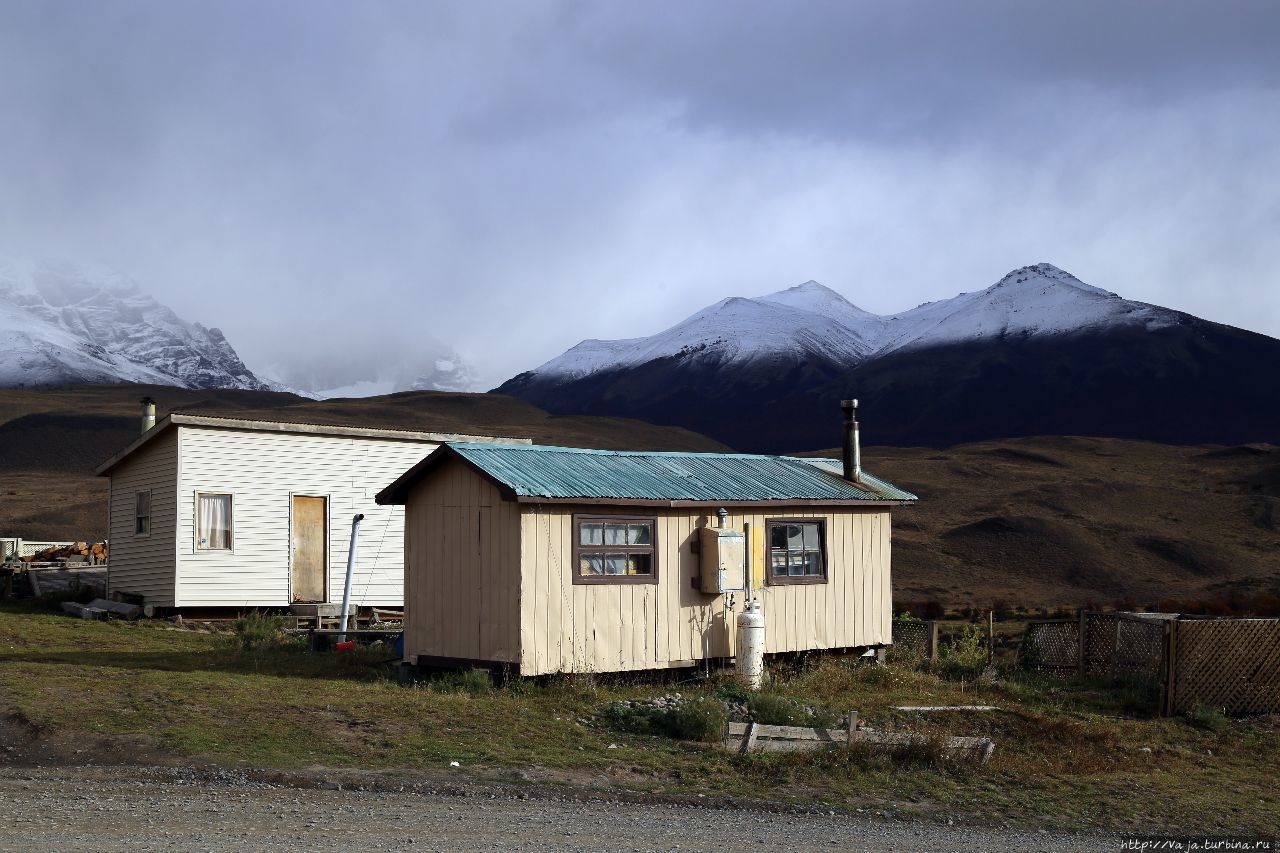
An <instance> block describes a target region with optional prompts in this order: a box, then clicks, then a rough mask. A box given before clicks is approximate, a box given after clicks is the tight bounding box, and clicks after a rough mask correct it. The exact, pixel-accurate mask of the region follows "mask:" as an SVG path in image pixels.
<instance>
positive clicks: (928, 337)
mask: <svg viewBox="0 0 1280 853" xmlns="http://www.w3.org/2000/svg"><path fill="white" fill-rule="evenodd" d="M1178 317H1179V315H1178V313H1177V312H1175V311H1170V310H1168V309H1165V308H1158V307H1156V306H1154V305H1146V304H1143V303H1141V302H1130V301H1128V300H1126V299H1121V298H1120V297H1119V296H1117V295H1116V294H1114V293H1110V292H1108V291H1106V290H1102V289H1101V288H1097V287H1093V286H1091V285H1088V284H1085V283H1084V282H1082V281H1080V280H1079V279H1077V278H1076V277H1075V276H1073V275H1071V274H1070V273H1066V272H1063V271H1062V270H1060V269H1058V268H1057V267H1055V266H1053V265H1051V264H1037V265H1035V266H1031V267H1023V268H1022V269H1018V270H1014V271H1013V272H1011V273H1009V274H1008V275H1006V276H1005V277H1004V278H1002V279H1000V281H998V282H996V283H995V284H994V285H992V286H991V287H989V288H987V289H986V290H982V291H978V292H976V293H961V294H960V295H959V296H956V297H953V298H951V299H943V300H941V301H938V302H926V303H925V304H923V305H920V306H918V307H916V308H912V309H911V310H909V311H903V312H902V313H900V314H891V315H887V316H882V315H879V314H873V313H871V312H870V311H864V310H863V309H861V308H859V307H857V306H856V305H854V304H853V303H851V302H849V301H848V300H847V299H845V298H844V297H843V296H841V295H840V294H839V293H837V292H836V291H834V290H832V289H831V288H829V287H825V286H823V285H821V284H819V283H818V282H816V281H806V282H805V283H804V284H799V285H796V286H795V287H791V288H788V289H786V290H780V291H778V292H777V293H771V294H769V295H768V296H761V297H757V298H755V299H745V298H741V297H730V298H728V299H723V300H721V301H720V302H717V303H716V304H715V305H712V306H710V307H708V308H704V309H702V310H701V311H699V312H698V313H696V314H694V315H693V316H692V317H689V318H688V319H687V320H684V321H682V322H680V323H678V324H676V325H675V326H672V327H671V328H670V329H667V330H665V331H662V332H659V333H658V334H656V335H652V336H650V337H647V338H630V339H627V340H620V341H599V340H586V341H583V342H582V343H580V344H578V345H577V346H575V347H573V348H572V349H570V350H568V351H567V352H565V353H564V354H563V355H560V356H557V357H556V358H554V359H552V360H551V361H549V362H547V363H546V364H544V365H542V366H541V367H538V368H537V369H535V370H533V371H532V372H531V374H525V375H532V376H534V377H559V378H567V379H581V378H583V377H585V376H589V375H591V374H593V373H598V372H601V371H610V370H619V369H622V368H627V367H635V366H637V365H641V364H645V363H647V362H651V361H654V360H655V359H660V358H675V357H689V358H695V359H699V360H711V359H714V360H715V361H717V362H718V363H720V364H721V365H724V366H728V365H731V364H744V363H752V362H758V361H761V360H779V359H781V360H787V359H794V358H801V357H814V358H821V359H826V360H828V361H831V362H834V363H837V364H839V365H842V366H844V367H853V366H855V365H857V364H859V363H861V362H862V361H865V360H867V359H869V358H873V357H877V356H880V355H883V354H885V353H888V352H891V351H893V350H899V349H910V348H924V347H930V346H938V345H941V344H949V343H962V342H969V341H976V340H979V339H982V338H988V337H994V338H999V337H1005V336H1009V335H1016V336H1021V337H1031V336H1034V335H1054V334H1065V333H1068V332H1076V331H1081V330H1087V329H1090V328H1094V327H1097V326H1108V325H1111V326H1119V325H1134V326H1141V327H1145V328H1151V329H1155V328H1160V327H1161V326H1168V325H1173V324H1175V323H1176V322H1177V321H1178Z"/></svg>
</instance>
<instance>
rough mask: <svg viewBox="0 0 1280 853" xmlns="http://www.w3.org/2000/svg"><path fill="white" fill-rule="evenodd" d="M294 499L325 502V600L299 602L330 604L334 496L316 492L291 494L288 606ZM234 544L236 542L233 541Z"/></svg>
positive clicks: (291, 598)
mask: <svg viewBox="0 0 1280 853" xmlns="http://www.w3.org/2000/svg"><path fill="white" fill-rule="evenodd" d="M294 498H320V499H322V500H323V501H324V600H323V601H317V602H297V603H301V604H312V603H314V604H328V603H329V544H330V541H329V539H330V536H332V535H333V525H332V524H330V523H329V510H330V508H331V507H332V506H333V496H332V495H331V494H329V493H325V494H316V493H314V492H289V559H288V563H289V577H288V592H287V593H286V595H287V597H288V602H287V604H286V606H292V605H293V604H294V603H295V602H294V600H293V499H294ZM233 543H234V540H233Z"/></svg>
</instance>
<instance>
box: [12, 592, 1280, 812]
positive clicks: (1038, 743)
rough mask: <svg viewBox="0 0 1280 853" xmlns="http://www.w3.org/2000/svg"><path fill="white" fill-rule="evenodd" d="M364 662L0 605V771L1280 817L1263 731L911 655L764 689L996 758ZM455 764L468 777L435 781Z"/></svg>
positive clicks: (581, 682)
mask: <svg viewBox="0 0 1280 853" xmlns="http://www.w3.org/2000/svg"><path fill="white" fill-rule="evenodd" d="M377 658H378V653H377V652H371V653H370V654H362V655H358V656H347V657H344V656H335V655H321V654H310V653H307V652H305V651H303V650H302V649H301V648H300V647H299V646H297V645H291V644H286V645H278V646H275V647H271V648H267V649H263V650H257V651H244V650H242V649H240V648H239V647H238V645H237V644H236V642H235V638H234V636H232V635H230V634H225V633H224V634H214V633H199V632H195V631H189V630H176V629H174V628H172V627H170V626H168V625H167V624H165V623H147V622H143V623H139V624H132V625H131V624H127V623H121V622H112V623H97V622H85V621H81V620H76V619H71V618H68V617H64V616H61V615H56V614H52V613H49V612H47V611H41V610H38V609H35V605H26V604H12V603H11V604H5V605H3V606H0V671H3V673H4V678H3V679H2V680H0V713H2V714H3V715H4V717H5V719H6V721H5V723H4V725H3V727H2V728H0V732H2V733H3V739H4V740H5V742H6V743H9V744H10V745H11V746H14V749H15V750H17V752H16V753H15V752H14V751H13V750H10V751H7V752H5V753H0V760H3V756H5V755H7V756H8V757H9V758H10V760H13V758H14V756H15V754H17V755H23V754H25V755H27V756H28V757H31V756H40V757H42V759H43V760H46V761H47V760H63V761H80V760H85V759H88V758H93V759H95V760H101V759H102V757H103V756H106V757H108V758H111V759H114V760H130V759H131V760H134V761H142V762H147V761H156V762H159V763H166V762H172V761H183V762H186V761H202V762H203V761H208V762H214V763H220V764H228V765H246V766H252V767H259V768H275V769H305V768H317V767H337V768H372V769H385V770H387V771H389V772H419V773H424V774H426V773H437V774H439V773H446V774H447V773H449V772H454V773H459V772H460V773H465V774H469V775H471V776H473V777H480V778H490V779H521V780H529V781H533V782H541V783H552V784H555V783H565V784H574V785H590V786H597V787H599V786H602V785H607V786H610V787H611V788H614V789H616V788H626V789H632V790H636V791H649V792H661V793H668V794H706V795H708V796H715V795H722V796H735V797H739V796H746V797H753V798H763V799H772V800H781V801H787V800H801V801H820V802H825V803H830V804H838V805H839V806H842V807H848V808H864V809H874V810H889V811H891V812H892V813H894V814H899V815H908V814H925V815H928V814H936V815H938V816H939V817H941V816H944V815H945V816H947V817H954V818H956V819H958V820H976V821H993V822H1014V823H1025V824H1037V825H1046V826H1055V827H1068V828H1077V827H1078V828H1083V827H1106V828H1115V829H1135V830H1140V829H1160V830H1178V829H1180V830H1186V831H1220V832H1239V833H1261V832H1265V831H1270V830H1273V829H1274V828H1275V827H1276V826H1277V825H1280V790H1277V788H1276V786H1275V767H1276V766H1277V762H1278V761H1280V724H1278V722H1277V720H1276V719H1274V718H1255V719H1249V720H1235V721H1224V720H1222V719H1221V718H1218V717H1216V716H1215V715H1212V714H1207V715H1205V717H1204V719H1199V720H1196V721H1188V720H1180V719H1179V720H1166V719H1146V718H1141V717H1131V716H1126V713H1125V712H1126V710H1128V711H1132V710H1133V708H1132V707H1130V698H1131V697H1128V698H1127V696H1126V694H1124V693H1123V692H1122V693H1119V694H1117V693H1113V692H1111V691H1108V690H1105V689H1101V688H1099V687H1098V686H1096V685H1066V684H1055V683H1049V682H1043V683H1042V682H1037V681H1034V680H1033V681H1026V680H1020V679H1016V678H1006V679H1004V680H1000V681H998V682H997V683H995V684H987V683H982V682H980V681H976V680H952V679H948V678H945V677H942V676H941V675H940V674H938V673H936V672H931V671H922V670H921V669H920V668H919V667H917V666H913V665H910V664H909V663H908V664H895V665H890V666H887V667H874V666H868V665H864V664H860V663H857V662H853V661H846V660H839V659H826V660H823V661H821V662H819V663H817V664H815V665H813V666H811V667H809V668H807V669H804V670H801V671H798V672H793V673H790V674H782V673H778V674H777V678H776V683H775V685H774V687H773V688H772V690H774V691H776V692H777V693H780V694H782V695H785V696H789V697H794V698H796V699H800V700H803V701H804V702H807V703H811V704H814V705H817V706H819V707H826V708H830V709H832V710H834V711H836V712H840V713H843V712H844V711H846V710H848V709H850V708H854V709H857V710H858V711H859V712H860V714H861V715H862V717H863V718H865V719H867V720H869V721H870V722H871V723H873V724H874V725H876V726H877V727H879V728H886V729H894V730H915V731H922V732H925V733H931V734H939V733H943V732H945V733H947V734H968V735H989V736H990V737H992V738H994V739H995V741H996V742H997V745H998V748H997V751H996V753H995V755H994V757H993V758H992V761H991V763H990V764H989V765H988V766H986V767H970V766H964V765H947V764H940V763H938V762H937V761H936V760H934V759H933V758H931V757H930V756H928V755H915V756H898V757H897V758H895V759H890V758H886V757H883V756H877V755H873V754H870V753H867V752H864V751H857V750H846V749H837V750H833V751H831V752H827V753H821V754H810V755H752V756H737V755H730V754H727V753H725V752H721V751H719V750H717V749H715V748H713V747H711V746H709V745H705V744H698V743H689V742H683V741H677V740H671V739H668V738H663V737H651V736H638V735H628V734H624V733H622V732H620V731H618V730H617V729H615V728H613V727H611V726H610V725H609V724H608V723H607V722H606V721H605V717H604V712H605V710H606V709H607V708H608V707H609V706H610V705H611V704H612V703H613V702H616V701H618V700H622V699H637V698H646V697H652V696H658V695H664V694H669V693H671V692H672V691H679V692H680V693H681V694H682V695H684V696H702V695H705V696H714V695H716V693H717V690H721V691H723V690H724V689H725V688H724V683H723V682H716V681H715V680H712V681H711V682H691V683H679V684H673V683H658V682H656V681H652V680H648V681H647V680H645V679H640V678H630V679H605V678H595V679H592V678H582V677H578V678H560V679H552V680H550V681H547V682H543V683H537V684H533V683H529V682H516V683H514V684H512V685H509V686H506V687H502V688H494V689H491V690H484V689H480V690H479V691H478V692H472V691H471V690H468V689H467V688H468V686H471V687H472V688H473V689H474V684H472V685H468V684H467V683H465V682H464V683H461V684H457V685H451V684H446V683H442V682H437V683H420V684H417V685H401V684H398V683H396V682H394V681H392V680H390V679H389V678H388V677H387V676H388V673H387V670H386V669H385V668H381V667H379V665H378V664H377ZM898 704H993V705H997V706H999V708H1001V709H1002V710H1000V711H998V712H995V713H969V714H961V713H954V714H948V715H929V716H930V719H924V716H925V715H918V714H908V713H903V712H898V711H894V710H892V707H891V706H893V705H898ZM942 717H945V719H942ZM1193 722H1194V723H1196V724H1198V725H1195V724H1193ZM1198 726H1199V727H1198ZM1214 729H1220V730H1218V731H1215V730H1214ZM23 750H26V752H25V753H24V752H23ZM77 750H80V752H77ZM451 761H457V762H459V763H460V765H461V768H460V769H459V770H455V771H450V770H449V763H450V762H451Z"/></svg>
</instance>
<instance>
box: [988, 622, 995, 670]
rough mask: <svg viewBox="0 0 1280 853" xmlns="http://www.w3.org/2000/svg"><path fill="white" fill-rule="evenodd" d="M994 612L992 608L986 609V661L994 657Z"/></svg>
mask: <svg viewBox="0 0 1280 853" xmlns="http://www.w3.org/2000/svg"><path fill="white" fill-rule="evenodd" d="M995 619H996V612H995V611H994V610H988V611H987V663H991V661H993V660H995V657H996V622H995Z"/></svg>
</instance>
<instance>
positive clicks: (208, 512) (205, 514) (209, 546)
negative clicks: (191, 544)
mask: <svg viewBox="0 0 1280 853" xmlns="http://www.w3.org/2000/svg"><path fill="white" fill-rule="evenodd" d="M196 547H197V548H199V549H200V550H202V551H230V550H231V495H206V494H199V495H196Z"/></svg>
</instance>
